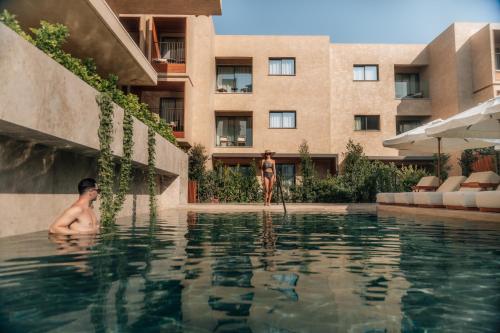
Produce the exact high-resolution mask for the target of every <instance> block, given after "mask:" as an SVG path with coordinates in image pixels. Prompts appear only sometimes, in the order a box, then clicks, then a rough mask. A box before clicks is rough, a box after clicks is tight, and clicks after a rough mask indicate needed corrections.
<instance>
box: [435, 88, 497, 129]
mask: <svg viewBox="0 0 500 333" xmlns="http://www.w3.org/2000/svg"><path fill="white" fill-rule="evenodd" d="M426 133H427V135H429V136H433V137H436V138H437V137H440V138H452V137H453V138H486V139H500V97H496V98H493V99H490V100H488V101H486V102H484V103H482V104H479V105H477V106H475V107H473V108H471V109H469V110H467V111H464V112H461V113H458V114H456V115H454V116H452V117H450V118H448V119H445V120H444V121H442V122H440V123H438V124H435V125H433V126H429V127H428V128H427V129H426Z"/></svg>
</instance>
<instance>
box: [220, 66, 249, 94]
mask: <svg viewBox="0 0 500 333" xmlns="http://www.w3.org/2000/svg"><path fill="white" fill-rule="evenodd" d="M217 91H218V92H225V93H231V92H232V93H250V92H252V66H228V65H218V66H217Z"/></svg>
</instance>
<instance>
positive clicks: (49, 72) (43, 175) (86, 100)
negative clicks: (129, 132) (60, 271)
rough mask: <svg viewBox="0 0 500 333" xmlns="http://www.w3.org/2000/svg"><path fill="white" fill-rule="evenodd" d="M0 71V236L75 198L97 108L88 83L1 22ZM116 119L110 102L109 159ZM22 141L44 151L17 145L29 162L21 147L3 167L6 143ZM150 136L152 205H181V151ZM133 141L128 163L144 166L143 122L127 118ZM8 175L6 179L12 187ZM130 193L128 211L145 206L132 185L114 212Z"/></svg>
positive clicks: (94, 143)
mask: <svg viewBox="0 0 500 333" xmlns="http://www.w3.org/2000/svg"><path fill="white" fill-rule="evenodd" d="M0 72H1V73H2V86H1V87H0V101H1V104H2V107H1V108H0V131H1V134H2V135H4V136H7V137H10V138H12V139H13V140H14V141H5V142H6V143H4V144H3V145H2V146H1V147H0V148H1V149H0V159H1V161H2V163H1V164H0V165H1V166H2V169H0V179H2V178H3V180H4V181H3V182H2V183H3V184H2V186H1V190H0V196H1V198H2V200H0V209H1V210H2V211H8V212H9V214H11V215H9V218H7V219H5V218H4V219H2V222H1V223H2V228H0V229H1V230H2V231H1V232H0V236H2V235H3V236H5V235H7V234H12V232H14V233H17V232H21V231H27V232H29V231H36V230H42V229H46V228H47V226H48V225H49V224H50V222H51V221H52V220H53V219H54V218H55V217H56V216H57V214H59V213H60V212H61V209H62V208H63V207H66V206H67V205H68V204H69V203H71V202H72V201H73V200H74V199H75V195H76V194H75V193H76V190H75V189H74V186H76V183H77V182H78V181H79V180H80V179H81V178H83V176H88V175H90V176H92V175H93V176H95V158H96V156H97V153H98V149H99V139H98V137H97V129H98V127H99V113H100V110H99V107H98V106H97V104H96V101H95V98H96V96H97V92H96V91H95V90H94V89H93V88H91V87H90V86H88V85H87V84H86V83H84V82H83V81H81V80H80V79H79V78H78V77H76V76H75V75H73V74H72V73H70V72H69V71H67V70H66V69H65V68H63V67H62V66H60V65H59V64H57V63H56V62H55V61H53V60H52V59H50V58H49V57H47V56H46V55H45V54H44V53H43V52H41V51H39V50H38V49H37V48H35V47H34V46H32V45H31V44H29V43H28V42H26V41H24V40H23V39H22V38H20V37H19V36H18V35H17V34H15V33H14V32H12V31H11V30H10V29H8V28H6V27H5V26H3V25H1V24H0ZM122 118H123V110H122V109H121V108H119V107H117V106H115V117H114V141H113V143H112V150H113V153H114V155H116V156H117V157H119V156H121V155H122V145H121V142H122V138H123V133H122V131H121V127H122V126H121V124H122ZM22 141H31V142H37V143H40V144H42V145H41V146H37V145H33V143H30V144H28V146H30V145H31V146H32V147H42V146H44V147H48V148H46V149H48V150H46V151H45V152H44V153H39V155H38V157H37V155H33V154H34V153H36V152H37V151H43V149H42V150H40V149H38V148H37V149H38V150H36V149H35V150H34V151H30V148H22V149H21V148H19V149H20V150H19V151H20V152H21V151H23V152H26V158H28V159H27V161H28V162H29V163H31V164H23V163H26V161H24V162H23V158H24V157H25V156H24V155H23V154H25V153H22V154H21V153H20V155H19V156H15V157H16V159H18V160H19V161H20V163H21V164H20V165H23V166H24V167H23V168H21V167H12V165H11V166H9V165H10V164H8V163H7V162H9V163H10V162H11V161H12V154H11V153H9V147H12V145H16V144H19V147H23V146H22V145H21V144H20V143H19V142H22ZM156 142H157V144H156V149H157V156H156V166H157V171H158V172H159V174H161V175H162V177H163V179H162V184H164V185H162V186H159V189H158V195H159V206H160V208H165V207H168V206H173V205H177V204H182V203H185V202H186V200H187V165H188V160H187V155H186V154H185V153H184V152H182V151H181V150H180V149H178V148H177V147H175V146H174V145H172V144H171V143H169V142H168V141H166V140H165V139H163V138H162V137H160V136H159V135H157V136H156ZM134 143H135V144H134V154H133V160H134V165H135V166H136V168H138V169H144V167H145V166H146V165H147V157H148V154H147V127H146V126H145V125H144V124H143V123H141V122H140V121H138V120H136V121H135V122H134ZM63 151H64V152H69V153H61V152H63ZM28 152H29V153H28ZM9 154H10V155H9ZM68 154H69V155H68ZM8 156H11V157H8ZM7 175H8V176H7ZM9 181H11V182H12V181H14V183H13V184H12V186H9V185H8V184H9ZM139 182H140V183H143V182H144V180H143V179H142V180H141V181H139ZM133 194H136V196H135V198H136V200H135V207H136V210H137V211H139V212H145V211H147V207H148V204H147V196H146V195H145V193H144V191H142V190H141V191H139V192H138V191H137V190H134V191H132V192H131V196H130V198H128V200H127V203H126V207H125V209H124V211H123V213H122V214H128V215H130V212H127V211H130V209H131V207H132V206H133V202H134V200H133ZM4 225H10V227H8V228H4V227H3V226H4ZM13 225H16V226H19V225H22V227H21V229H19V228H17V227H16V228H14V227H13Z"/></svg>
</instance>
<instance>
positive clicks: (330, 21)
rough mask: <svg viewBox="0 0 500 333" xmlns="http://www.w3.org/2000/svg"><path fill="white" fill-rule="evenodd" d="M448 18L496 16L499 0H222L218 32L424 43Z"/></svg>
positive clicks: (474, 19) (491, 19)
mask: <svg viewBox="0 0 500 333" xmlns="http://www.w3.org/2000/svg"><path fill="white" fill-rule="evenodd" d="M453 22H499V23H500V0H222V16H214V24H215V29H216V32H217V34H220V35H329V36H330V39H331V41H332V42H333V43H408V44H412V43H429V42H430V41H432V40H433V39H434V38H435V37H436V36H437V35H439V33H441V32H442V31H443V30H445V29H446V28H447V27H448V26H449V25H450V24H452V23H453Z"/></svg>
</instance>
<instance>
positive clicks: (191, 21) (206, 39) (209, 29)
mask: <svg viewBox="0 0 500 333" xmlns="http://www.w3.org/2000/svg"><path fill="white" fill-rule="evenodd" d="M214 38H215V30H214V25H213V22H212V19H211V18H210V17H205V16H198V17H194V16H189V17H188V19H187V26H186V42H187V46H186V49H187V58H186V68H187V72H188V75H189V78H188V79H186V81H185V82H186V83H185V99H184V101H185V105H184V108H185V109H184V110H185V112H184V115H185V133H186V141H188V142H189V143H191V144H195V143H202V144H203V145H205V146H206V147H210V146H211V143H213V142H215V132H214V131H213V130H211V129H212V128H213V129H215V119H214V117H213V103H214V98H213V91H215V58H214V52H215V41H214Z"/></svg>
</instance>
